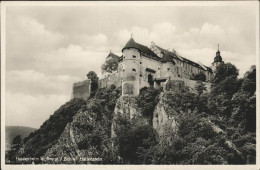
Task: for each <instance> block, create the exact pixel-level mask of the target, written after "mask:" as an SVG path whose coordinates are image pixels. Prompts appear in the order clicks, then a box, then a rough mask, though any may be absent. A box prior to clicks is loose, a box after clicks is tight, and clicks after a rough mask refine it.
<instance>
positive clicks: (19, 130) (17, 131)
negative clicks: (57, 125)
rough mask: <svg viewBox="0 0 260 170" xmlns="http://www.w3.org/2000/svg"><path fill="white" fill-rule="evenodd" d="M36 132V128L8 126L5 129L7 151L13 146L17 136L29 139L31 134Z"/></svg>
mask: <svg viewBox="0 0 260 170" xmlns="http://www.w3.org/2000/svg"><path fill="white" fill-rule="evenodd" d="M34 130H36V129H35V128H31V127H25V126H6V127H5V135H6V138H5V147H6V150H9V149H10V147H11V144H12V141H13V139H14V137H15V136H17V135H21V137H22V139H23V138H25V137H27V136H28V135H29V134H30V133H31V132H33V131H34Z"/></svg>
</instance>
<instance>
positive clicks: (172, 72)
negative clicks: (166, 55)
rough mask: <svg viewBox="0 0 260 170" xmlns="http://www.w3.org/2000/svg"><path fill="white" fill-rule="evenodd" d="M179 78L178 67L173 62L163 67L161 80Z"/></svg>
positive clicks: (164, 64)
mask: <svg viewBox="0 0 260 170" xmlns="http://www.w3.org/2000/svg"><path fill="white" fill-rule="evenodd" d="M169 77H170V78H173V77H178V74H177V67H176V66H175V65H174V64H173V63H172V62H166V63H163V64H162V66H161V78H169Z"/></svg>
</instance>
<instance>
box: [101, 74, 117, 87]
mask: <svg viewBox="0 0 260 170" xmlns="http://www.w3.org/2000/svg"><path fill="white" fill-rule="evenodd" d="M98 83H99V87H100V88H103V87H109V86H111V85H115V86H117V87H119V86H121V85H122V77H119V73H117V72H116V73H112V74H110V75H109V76H108V77H105V78H102V79H100V80H99V81H98Z"/></svg>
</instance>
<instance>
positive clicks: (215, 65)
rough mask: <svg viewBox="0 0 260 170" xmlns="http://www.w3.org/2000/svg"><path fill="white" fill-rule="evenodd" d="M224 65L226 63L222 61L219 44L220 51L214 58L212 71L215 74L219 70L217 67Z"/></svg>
mask: <svg viewBox="0 0 260 170" xmlns="http://www.w3.org/2000/svg"><path fill="white" fill-rule="evenodd" d="M222 63H224V62H223V61H222V57H221V55H220V51H219V44H218V51H217V52H216V57H215V58H214V62H213V63H212V71H213V72H214V71H215V70H216V69H217V66H219V65H220V64H222Z"/></svg>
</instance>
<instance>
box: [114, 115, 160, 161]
mask: <svg viewBox="0 0 260 170" xmlns="http://www.w3.org/2000/svg"><path fill="white" fill-rule="evenodd" d="M116 121H117V128H116V129H115V132H116V140H117V143H118V149H119V155H120V156H121V157H122V158H123V161H124V163H134V164H140V163H151V157H150V156H149V155H150V154H148V153H150V152H149V150H150V148H151V147H152V146H155V145H156V144H157V133H156V131H155V130H154V129H153V127H152V126H151V125H148V124H145V123H144V122H143V120H140V119H132V120H129V119H128V118H126V117H123V116H119V117H118V118H117V120H116Z"/></svg>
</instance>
